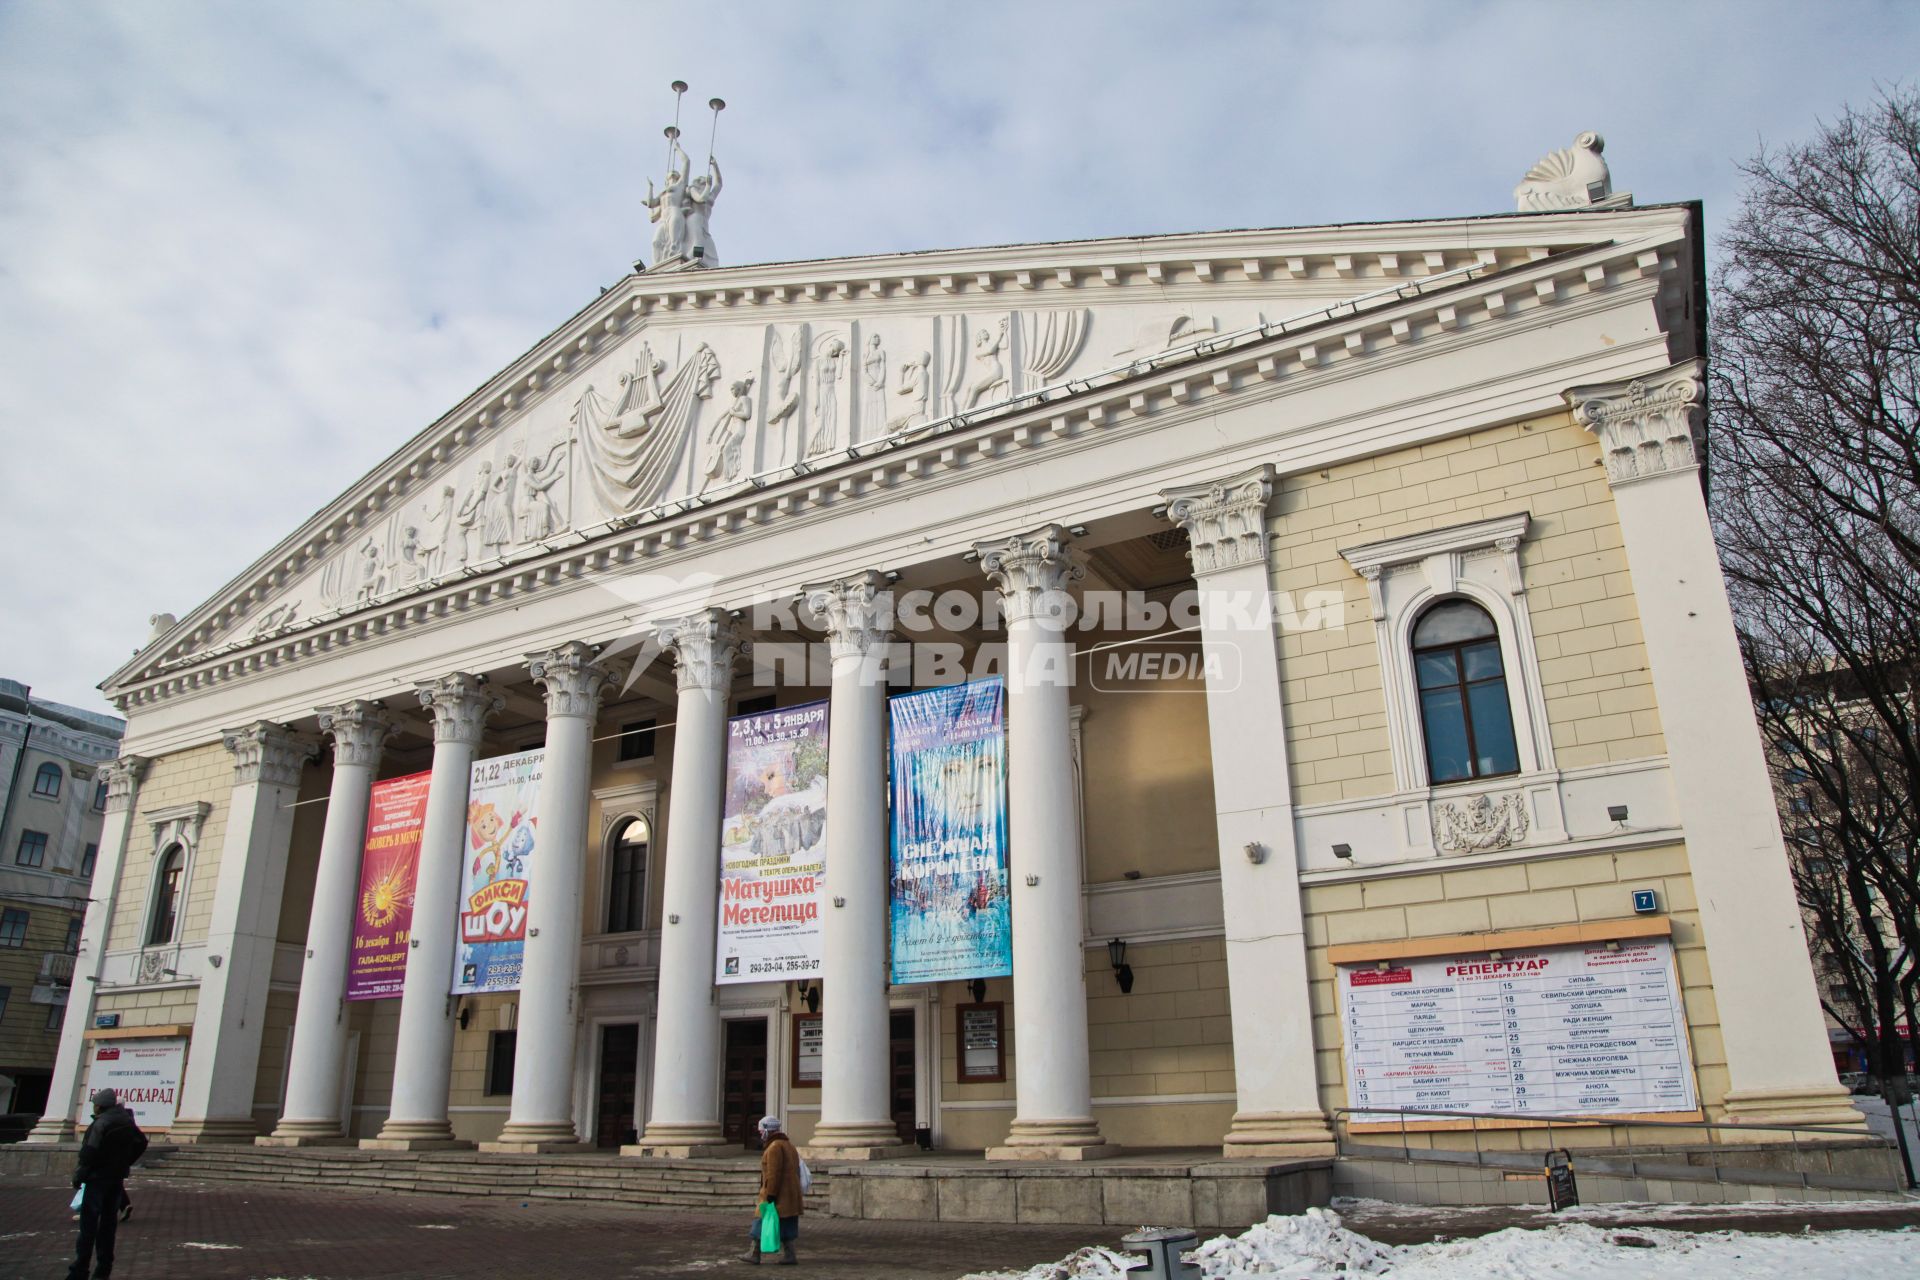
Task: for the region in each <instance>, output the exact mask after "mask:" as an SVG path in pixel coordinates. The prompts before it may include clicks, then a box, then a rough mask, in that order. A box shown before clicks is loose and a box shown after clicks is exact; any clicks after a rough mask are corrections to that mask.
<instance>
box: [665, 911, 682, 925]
mask: <svg viewBox="0 0 1920 1280" xmlns="http://www.w3.org/2000/svg"><path fill="white" fill-rule="evenodd" d="M667 923H668V924H679V923H680V915H679V913H678V912H675V913H673V914H671V915H669V916H668V917H667Z"/></svg>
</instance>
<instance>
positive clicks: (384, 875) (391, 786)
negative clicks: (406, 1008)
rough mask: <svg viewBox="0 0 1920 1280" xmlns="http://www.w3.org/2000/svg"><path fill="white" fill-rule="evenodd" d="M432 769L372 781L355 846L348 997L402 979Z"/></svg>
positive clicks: (376, 992) (394, 991)
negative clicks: (363, 831)
mask: <svg viewBox="0 0 1920 1280" xmlns="http://www.w3.org/2000/svg"><path fill="white" fill-rule="evenodd" d="M432 780H433V775H432V774H431V773H415V774H410V775H408V776H407V777H404V778H388V779H386V780H385V781H383V782H376V783H374V784H373V795H372V798H371V799H370V800H369V801H368V804H367V842H366V844H364V845H363V846H361V849H360V897H359V899H358V903H357V906H358V909H357V910H356V911H355V912H354V916H353V951H352V953H351V955H352V958H351V959H350V960H349V961H348V963H347V999H349V1000H381V999H385V998H386V997H389V996H397V995H399V994H400V989H401V988H402V987H404V986H405V985H406V977H407V940H408V939H409V938H410V937H412V935H413V882H414V878H415V876H417V875H418V874H419V871H420V829H421V827H423V826H424V825H425V824H426V821H427V784H428V783H429V782H431V781H432Z"/></svg>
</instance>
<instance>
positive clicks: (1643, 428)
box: [1567, 361, 1861, 1139]
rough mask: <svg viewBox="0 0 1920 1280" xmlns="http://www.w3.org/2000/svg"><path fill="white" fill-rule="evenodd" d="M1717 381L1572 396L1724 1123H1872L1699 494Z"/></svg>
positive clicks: (1666, 377) (1679, 375) (1637, 385)
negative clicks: (1683, 886) (1813, 938)
mask: <svg viewBox="0 0 1920 1280" xmlns="http://www.w3.org/2000/svg"><path fill="white" fill-rule="evenodd" d="M1704 377H1705V372H1704V367H1703V365H1702V364H1701V362H1699V361H1688V362H1686V363H1684V364H1680V365H1676V366H1674V367H1673V368H1670V369H1667V370H1665V371H1664V372H1662V373H1659V374H1655V375H1653V376H1651V377H1648V378H1645V379H1638V380H1635V381H1632V382H1626V383H1614V384H1609V385H1605V386H1588V387H1574V388H1572V389H1571V390H1569V391H1568V392H1567V399H1568V401H1569V403H1571V404H1572V405H1573V408H1574V418H1575V421H1577V422H1579V423H1580V424H1581V425H1583V426H1585V427H1586V428H1587V429H1589V430H1590V431H1592V432H1593V433H1594V434H1595V435H1596V436H1598V437H1599V440H1600V446H1601V450H1602V457H1603V458H1604V460H1605V462H1606V465H1607V479H1608V481H1609V482H1610V483H1611V484H1612V486H1613V501H1614V509H1615V511H1616V512H1617V514H1618V515H1619V519H1620V534H1621V538H1622V540H1623V541H1624V542H1625V544H1626V551H1627V568H1628V571H1629V572H1630V573H1631V574H1632V575H1633V592H1634V600H1635V603H1636V604H1637V606H1638V608H1639V611H1640V628H1641V631H1642V633H1643V635H1644V637H1645V641H1646V646H1647V665H1648V667H1649V668H1650V670H1651V672H1652V675H1653V691H1654V697H1655V698H1656V700H1657V701H1658V703H1659V707H1660V725H1661V730H1662V732H1663V733H1664V734H1665V736H1666V740H1667V761H1668V765H1669V767H1670V768H1671V769H1672V771H1673V788H1674V795H1675V799H1676V800H1677V801H1678V803H1679V807H1680V819H1681V825H1682V827H1683V828H1684V830H1685V832H1686V846H1687V865H1688V868H1689V869H1690V871H1691V872H1692V875H1693V888H1694V896H1695V897H1696V898H1697V899H1698V900H1699V904H1700V930H1701V933H1702V935H1703V936H1704V939H1705V941H1706V945H1707V965H1708V968H1709V969H1710V970H1711V972H1712V976H1713V995H1714V1003H1715V1005H1717V1006H1718V1008H1719V1014H1720V1038H1721V1041H1722V1043H1723V1044H1724V1045H1725V1046H1726V1051H1727V1074H1728V1077H1729V1079H1730V1082H1731V1087H1730V1089H1729V1091H1728V1093H1727V1096H1726V1099H1725V1102H1724V1106H1725V1114H1726V1118H1727V1119H1729V1120H1735V1121H1739V1120H1746V1121H1751V1122H1753V1123H1756V1124H1758V1123H1766V1124H1859V1123H1861V1119H1860V1113H1859V1112H1857V1111H1856V1110H1854V1108H1853V1104H1852V1102H1851V1100H1850V1098H1849V1096H1848V1093H1847V1091H1846V1090H1845V1089H1843V1088H1841V1087H1840V1084H1839V1082H1838V1080H1837V1079H1836V1078H1835V1076H1834V1069H1833V1057H1832V1055H1831V1053H1829V1052H1828V1048H1827V1032H1826V1025H1825V1023H1824V1021H1823V1020H1822V1018H1821V1014H1820V1004H1819V995H1818V992H1817V989H1816V988H1815V985H1814V977H1813V962H1812V960H1811V959H1810V957H1809V955H1808V951H1807V938H1806V930H1805V926H1804V925H1803V924H1802V922H1801V919H1800V910H1799V906H1798V903H1797V900H1796V898H1795V896H1794V891H1793V879H1792V875H1791V873H1790V871H1789V869H1788V866H1787V854H1786V847H1785V844H1784V843H1783V841H1782V840H1781V836H1780V820H1779V815H1778V813H1777V811H1776V810H1775V808H1774V798H1773V789H1772V786H1771V783H1770V781H1769V779H1768V775H1767V766H1766V758H1765V755H1764V751H1763V748H1762V745H1761V741H1760V729H1759V725H1758V724H1757V722H1756V720H1755V717H1754V712H1753V700H1752V696H1751V694H1750V693H1749V692H1748V689H1747V682H1746V672H1745V667H1744V666H1743V665H1742V662H1741V658H1740V646H1739V641H1738V639H1737V637H1736V635H1735V632H1734V625H1733V610H1732V607H1731V606H1730V605H1729V604H1728V601H1727V589H1726V583H1725V581H1724V579H1723V578H1722V577H1721V574H1720V561H1719V558H1718V556H1717V555H1716V553H1715V550H1714V542H1713V528H1712V525H1711V524H1709V522H1708V519H1707V505H1706V499H1705V496H1704V495H1703V494H1702V492H1701V487H1700V469H1699V465H1698V454H1697V447H1698V440H1699V436H1700V431H1701V423H1702V418H1703V415H1704V413H1705V405H1704V403H1703V402H1704V398H1705V386H1704ZM1765 1136H1766V1135H1765V1134H1764V1133H1757V1134H1756V1135H1755V1137H1756V1139H1758V1138H1763V1137H1765Z"/></svg>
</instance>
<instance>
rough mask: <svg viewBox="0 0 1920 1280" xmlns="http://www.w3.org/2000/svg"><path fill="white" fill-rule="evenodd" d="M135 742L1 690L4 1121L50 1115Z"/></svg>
mask: <svg viewBox="0 0 1920 1280" xmlns="http://www.w3.org/2000/svg"><path fill="white" fill-rule="evenodd" d="M124 730H125V722H124V721H121V720H119V719H116V718H115V717H113V716H106V715H99V714H96V713H94V712H90V711H83V710H81V709H80V708H78V707H69V706H65V705H63V704H61V703H57V702H48V701H46V700H45V699H43V698H35V697H34V696H33V694H32V691H31V690H30V689H29V688H28V687H27V686H26V685H24V684H21V683H20V682H19V681H17V680H0V1113H8V1114H23V1113H24V1114H28V1115H38V1114H39V1113H40V1112H41V1110H42V1108H43V1107H44V1106H45V1104H46V1099H47V1086H48V1083H49V1081H50V1080H51V1079H52V1075H53V1060H54V1051H55V1050H56V1049H57V1048H58V1047H59V1043H60V1020H61V1018H62V1016H63V1015H64V1014H65V1013H66V1004H67V996H68V992H69V989H70V987H71V985H72V982H73V967H74V953H75V952H76V951H77V950H78V949H79V945H80V927H81V921H82V919H83V917H84V916H85V914H86V908H87V902H88V897H89V893H90V889H91V885H92V881H93V873H94V866H95V863H96V861H97V860H98V858H99V852H100V831H101V827H102V825H103V823H104V821H105V817H106V805H107V791H106V782H105V779H104V777H103V776H102V774H101V772H100V770H101V766H103V765H105V764H106V763H107V762H109V761H111V760H112V759H113V758H114V757H115V756H116V755H118V754H119V751H120V735H121V733H122V732H123V731H124Z"/></svg>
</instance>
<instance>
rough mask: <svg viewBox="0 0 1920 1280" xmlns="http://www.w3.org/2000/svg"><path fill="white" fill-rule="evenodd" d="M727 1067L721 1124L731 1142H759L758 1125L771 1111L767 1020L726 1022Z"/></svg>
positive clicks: (722, 1091)
mask: <svg viewBox="0 0 1920 1280" xmlns="http://www.w3.org/2000/svg"><path fill="white" fill-rule="evenodd" d="M726 1028H727V1038H726V1067H725V1072H726V1075H725V1079H724V1082H723V1085H724V1087H723V1088H722V1090H721V1095H720V1096H721V1104H720V1127H721V1129H722V1131H724V1132H725V1133H726V1135H727V1141H728V1142H738V1143H741V1144H743V1145H745V1146H748V1147H751V1146H754V1145H756V1143H757V1141H758V1135H757V1133H756V1132H755V1129H756V1126H758V1125H759V1123H760V1117H761V1116H763V1115H765V1114H767V1020H766V1019H765V1018H742V1019H740V1020H739V1021H737V1022H728V1023H727V1024H726Z"/></svg>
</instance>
